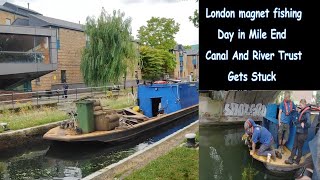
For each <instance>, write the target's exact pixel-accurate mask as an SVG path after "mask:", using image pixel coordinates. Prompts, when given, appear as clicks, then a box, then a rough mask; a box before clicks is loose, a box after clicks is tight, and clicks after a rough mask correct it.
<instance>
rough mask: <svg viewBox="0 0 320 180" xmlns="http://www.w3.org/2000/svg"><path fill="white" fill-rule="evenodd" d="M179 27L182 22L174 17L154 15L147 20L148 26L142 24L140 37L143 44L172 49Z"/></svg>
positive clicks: (139, 31)
mask: <svg viewBox="0 0 320 180" xmlns="http://www.w3.org/2000/svg"><path fill="white" fill-rule="evenodd" d="M179 29H180V24H179V23H176V22H175V21H174V19H172V18H169V19H168V18H159V17H152V18H151V19H150V20H148V21H147V26H141V27H140V29H139V30H138V38H139V40H140V42H141V43H142V44H143V45H146V46H150V47H152V48H157V49H164V50H170V49H173V48H174V46H175V45H176V41H175V40H174V36H175V35H176V34H177V33H178V32H179Z"/></svg>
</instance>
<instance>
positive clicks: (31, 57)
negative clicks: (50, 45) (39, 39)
mask: <svg viewBox="0 0 320 180" xmlns="http://www.w3.org/2000/svg"><path fill="white" fill-rule="evenodd" d="M48 54H49V53H48ZM44 59H45V56H44V53H42V52H14V51H0V63H43V61H44Z"/></svg>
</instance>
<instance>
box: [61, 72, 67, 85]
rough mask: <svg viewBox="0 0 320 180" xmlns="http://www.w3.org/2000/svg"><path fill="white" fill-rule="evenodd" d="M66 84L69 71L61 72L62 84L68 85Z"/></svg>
mask: <svg viewBox="0 0 320 180" xmlns="http://www.w3.org/2000/svg"><path fill="white" fill-rule="evenodd" d="M66 82H67V71H66V70H61V83H66Z"/></svg>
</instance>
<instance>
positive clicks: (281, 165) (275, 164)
mask: <svg viewBox="0 0 320 180" xmlns="http://www.w3.org/2000/svg"><path fill="white" fill-rule="evenodd" d="M249 151H250V150H249ZM290 154H291V151H290V150H289V149H287V148H286V147H285V148H284V154H282V159H278V158H276V160H275V161H274V160H272V159H270V162H267V157H264V156H258V155H257V153H255V154H254V155H253V156H252V157H253V158H254V159H256V160H258V161H260V162H262V163H264V164H265V166H266V167H267V168H268V169H270V170H278V171H292V170H294V169H298V168H300V167H301V166H302V165H303V164H304V162H305V160H306V158H307V157H309V156H310V155H311V154H310V153H309V154H306V155H304V156H303V157H302V158H301V161H300V164H299V165H297V164H285V162H284V161H285V160H287V159H288V158H289V156H290Z"/></svg>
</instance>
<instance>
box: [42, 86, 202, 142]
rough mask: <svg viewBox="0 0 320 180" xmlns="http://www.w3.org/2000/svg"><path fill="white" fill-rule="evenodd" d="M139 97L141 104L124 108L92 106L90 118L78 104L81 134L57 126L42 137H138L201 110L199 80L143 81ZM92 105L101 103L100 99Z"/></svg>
mask: <svg viewBox="0 0 320 180" xmlns="http://www.w3.org/2000/svg"><path fill="white" fill-rule="evenodd" d="M137 100H138V106H136V107H134V108H125V109H123V110H121V111H114V110H108V109H104V108H101V107H100V108H97V106H94V105H92V106H90V108H92V111H88V113H87V114H86V115H87V116H88V115H89V116H91V118H89V117H87V116H86V117H83V115H81V113H82V114H83V109H81V108H79V107H78V106H77V114H78V117H77V119H78V123H75V124H76V125H75V127H77V128H79V129H80V130H81V132H80V133H79V132H77V129H76V128H68V127H67V128H65V127H64V126H58V127H55V128H53V129H51V130H49V131H48V132H47V133H46V134H45V135H44V136H43V138H44V139H47V140H53V141H64V142H78V141H80V142H81V141H87V142H88V141H101V142H117V141H125V140H129V139H132V138H135V137H138V136H139V135H140V134H142V133H144V132H146V131H149V130H152V129H154V128H157V127H160V126H163V125H165V124H168V123H171V122H173V121H176V120H178V119H181V118H183V117H185V116H187V115H190V114H193V113H198V103H199V95H198V83H197V82H186V83H159V84H149V85H143V84H141V85H139V86H138V94H137ZM87 103H89V102H87ZM91 104H98V105H99V102H98V101H95V102H91ZM96 109H97V111H95V110H96ZM90 110H91V109H90ZM81 118H82V120H81ZM79 120H80V122H79ZM81 122H85V123H81ZM71 127H73V126H71Z"/></svg>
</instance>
